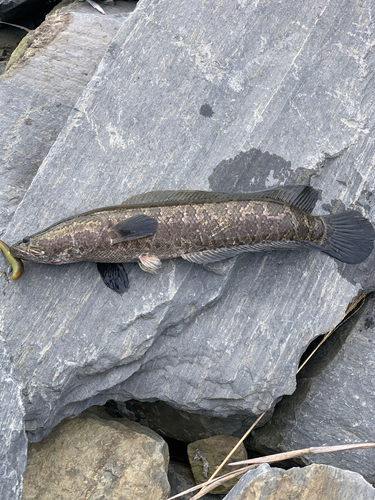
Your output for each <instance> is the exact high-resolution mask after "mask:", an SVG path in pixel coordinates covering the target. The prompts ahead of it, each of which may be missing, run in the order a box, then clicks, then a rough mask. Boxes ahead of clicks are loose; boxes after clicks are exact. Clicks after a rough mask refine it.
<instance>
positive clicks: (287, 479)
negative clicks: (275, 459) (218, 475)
mask: <svg viewBox="0 0 375 500" xmlns="http://www.w3.org/2000/svg"><path fill="white" fill-rule="evenodd" d="M253 498H254V499H255V498H256V499H257V500H274V499H279V500H286V499H288V500H353V498H358V499H360V500H370V499H371V500H373V499H374V498H375V489H374V488H373V487H372V486H371V485H370V484H369V483H367V482H366V481H365V480H364V478H363V477H362V476H361V475H360V474H356V473H355V472H350V471H347V470H341V469H336V468H335V467H331V466H329V465H310V466H309V467H304V468H299V467H295V468H293V469H289V470H287V471H286V470H284V469H277V468H271V467H270V466H269V465H268V464H263V465H261V466H259V467H258V468H257V469H255V470H251V471H249V472H248V473H247V474H245V475H244V476H243V477H242V478H241V479H240V480H239V481H238V483H237V484H236V486H235V487H234V488H233V489H232V490H231V491H230V493H228V495H226V497H225V498H224V500H249V499H253Z"/></svg>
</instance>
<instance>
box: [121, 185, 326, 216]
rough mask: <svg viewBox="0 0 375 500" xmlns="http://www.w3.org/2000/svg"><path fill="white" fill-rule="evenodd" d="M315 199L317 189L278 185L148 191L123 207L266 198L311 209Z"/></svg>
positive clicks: (305, 209)
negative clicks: (246, 189)
mask: <svg viewBox="0 0 375 500" xmlns="http://www.w3.org/2000/svg"><path fill="white" fill-rule="evenodd" d="M317 199H318V192H317V191H315V190H314V189H313V188H312V187H310V186H304V185H297V186H277V187H274V188H271V189H266V190H265V191H257V192H254V193H221V192H215V191H183V190H178V191H149V192H147V193H142V194H136V195H134V196H131V197H130V198H128V199H127V200H125V201H124V202H123V204H122V205H123V206H124V208H145V207H151V206H159V207H160V206H171V205H189V204H197V203H218V202H228V201H248V200H269V201H277V202H279V203H286V204H288V205H292V206H294V207H297V208H299V209H300V210H303V211H304V212H306V213H310V212H311V211H312V210H313V208H314V206H315V203H316V201H317Z"/></svg>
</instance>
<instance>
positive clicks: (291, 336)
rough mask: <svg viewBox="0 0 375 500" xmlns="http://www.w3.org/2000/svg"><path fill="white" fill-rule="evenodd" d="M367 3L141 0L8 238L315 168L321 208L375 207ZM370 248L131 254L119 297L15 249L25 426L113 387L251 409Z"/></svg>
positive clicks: (16, 332)
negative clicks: (229, 256) (149, 260)
mask: <svg viewBox="0 0 375 500" xmlns="http://www.w3.org/2000/svg"><path fill="white" fill-rule="evenodd" d="M373 11H374V5H373V3H372V2H370V1H369V0H367V1H365V2H357V1H355V0H344V2H338V1H335V0H334V1H329V2H328V1H325V2H323V3H320V4H317V3H316V2H315V1H313V0H304V1H303V2H300V4H299V8H298V9H297V10H296V8H295V2H294V1H292V0H288V1H285V2H283V3H282V4H275V3H273V2H272V3H267V2H265V1H261V2H257V3H251V4H250V3H245V2H240V3H236V4H235V3H233V2H219V3H218V2H216V1H215V2H214V1H208V2H205V3H204V4H200V5H199V7H197V6H196V4H192V3H190V4H184V8H183V9H182V8H181V6H180V5H179V4H176V3H175V2H173V1H172V0H164V1H157V0H144V1H140V2H139V3H138V5H137V8H136V10H135V11H134V13H133V14H132V15H131V16H130V17H129V19H128V21H127V22H126V23H125V24H123V25H122V27H121V29H120V30H119V33H118V35H117V36H116V37H115V39H114V40H113V43H112V44H111V45H110V47H109V49H108V52H107V54H106V56H105V57H104V59H103V60H102V62H101V64H100V65H99V67H98V70H97V72H96V73H95V75H94V77H93V78H92V80H91V81H90V83H89V84H88V86H87V87H86V89H85V92H84V93H83V95H82V97H81V98H80V100H79V101H78V103H77V104H76V106H75V110H74V111H73V112H72V114H71V115H70V118H69V120H68V122H67V125H66V127H65V128H64V129H63V130H62V132H61V133H60V135H59V138H58V140H57V141H56V142H55V143H54V145H53V147H52V148H51V150H50V152H49V154H48V156H47V157H46V158H45V160H44V162H43V164H42V165H41V167H40V168H39V170H38V174H37V175H36V176H35V178H34V180H33V183H32V185H31V187H30V189H29V190H28V192H27V193H26V195H25V197H24V199H23V201H22V203H21V204H20V206H19V208H18V210H17V212H16V214H15V217H14V219H13V220H12V223H11V224H10V225H9V226H8V229H7V232H6V233H5V235H4V239H5V241H6V242H9V243H11V242H13V241H14V240H17V239H20V238H22V237H23V236H25V235H27V234H30V233H33V232H35V231H36V230H38V229H42V228H43V227H45V226H47V225H48V224H51V223H53V222H55V221H57V220H59V219H61V218H63V217H65V216H69V215H72V214H77V213H80V212H82V211H85V210H87V209H91V208H96V207H98V206H105V205H111V204H118V203H121V201H122V200H124V199H125V198H126V197H128V196H130V195H133V194H135V193H140V192H144V191H147V190H151V189H167V188H168V189H176V188H179V189H209V188H212V189H220V190H241V191H247V190H257V189H258V190H259V189H262V188H265V187H270V186H272V185H274V184H277V183H280V184H288V183H296V182H310V183H311V184H312V185H313V186H315V187H316V188H318V189H319V190H321V200H320V202H319V203H318V206H317V208H316V212H315V213H328V212H329V211H335V210H337V209H341V208H343V207H347V208H349V207H356V208H359V209H360V210H361V211H362V213H363V214H365V215H366V216H367V217H370V218H371V217H372V213H373V208H372V199H371V191H372V190H373V188H374V182H375V180H374V179H375V178H374V175H373V167H372V165H373V157H374V144H373V141H372V139H371V137H372V135H373V132H374V107H373V105H372V102H373V90H372V85H371V82H372V78H373V73H374V66H373V62H374V53H373V51H372V47H373V45H372V44H373V37H374V26H373V24H372V19H373V17H374V16H373V14H374V12H373ZM374 258H375V257H374V254H373V255H372V256H371V257H370V258H369V259H368V262H365V263H364V264H360V265H358V266H352V267H351V269H350V270H349V269H348V268H349V266H344V265H341V264H338V263H337V262H335V261H334V260H333V259H332V258H329V257H328V256H326V255H323V254H321V253H317V252H314V251H310V252H309V251H303V252H294V253H291V252H278V253H274V254H270V255H264V254H259V255H255V256H254V255H247V256H243V257H241V258H238V259H237V260H230V261H226V262H224V263H220V264H217V265H215V266H210V267H208V268H202V267H199V266H196V265H191V264H189V263H188V262H182V261H180V260H174V261H169V262H166V263H165V264H164V265H163V269H162V271H161V272H160V273H159V275H158V276H150V275H146V274H145V273H143V272H142V271H141V270H140V269H139V268H138V267H137V265H134V266H131V268H130V272H129V277H130V283H131V288H130V290H129V292H128V293H126V294H124V295H123V296H119V295H116V294H115V293H114V292H112V291H111V290H109V289H106V288H105V286H104V285H103V283H102V282H101V279H100V277H99V276H98V273H97V271H96V267H95V265H93V264H80V265H71V266H61V267H52V266H43V265H36V264H29V265H27V266H26V271H25V274H24V276H23V277H22V280H20V282H19V283H17V284H15V285H14V286H12V287H10V286H8V287H6V288H5V294H6V297H5V304H8V305H9V304H17V309H12V308H11V307H9V306H8V305H5V307H4V309H3V312H2V332H3V335H4V336H5V338H6V340H7V346H8V347H7V348H8V349H9V352H10V353H11V354H12V356H13V359H14V365H15V367H16V369H17V372H18V373H19V375H20V377H22V380H23V381H24V386H25V387H24V397H25V406H26V408H27V410H26V428H27V430H28V432H29V437H30V439H34V440H37V439H40V438H41V437H42V436H43V435H46V434H47V433H48V432H49V431H50V430H51V429H52V428H53V427H54V426H55V425H56V424H57V423H58V422H59V421H60V420H61V419H62V418H64V417H66V416H69V415H72V414H76V413H79V412H80V411H81V410H82V409H84V408H86V407H88V406H90V405H92V404H103V403H104V402H105V401H106V400H108V399H116V400H127V399H139V400H146V401H147V400H148V401H155V400H162V401H165V402H167V403H169V404H171V405H172V406H174V407H176V408H179V409H182V410H186V411H189V412H198V413H205V414H208V415H211V416H215V417H228V416H230V415H243V414H246V415H247V417H248V416H253V417H254V418H255V416H256V415H259V414H260V413H261V412H263V411H266V410H269V409H270V408H272V407H273V406H274V405H275V403H276V402H277V400H278V399H279V398H280V397H281V396H282V395H283V394H288V393H289V394H290V393H292V392H293V391H294V389H295V373H296V369H297V366H298V361H299V358H300V356H301V354H302V353H303V351H304V350H305V349H306V346H307V345H308V344H309V343H310V342H311V341H312V340H313V339H314V338H315V337H316V336H317V335H320V334H322V333H325V332H326V331H328V330H330V329H331V328H332V327H334V326H335V325H336V324H338V323H339V321H340V320H341V319H342V317H343V316H344V314H345V310H346V308H347V305H348V304H349V303H350V302H351V301H352V300H353V299H354V298H355V297H356V296H357V294H358V293H359V291H360V290H361V289H362V288H366V289H371V288H373V287H374V275H373V272H372V269H373V264H374ZM21 317H22V321H20V318H21Z"/></svg>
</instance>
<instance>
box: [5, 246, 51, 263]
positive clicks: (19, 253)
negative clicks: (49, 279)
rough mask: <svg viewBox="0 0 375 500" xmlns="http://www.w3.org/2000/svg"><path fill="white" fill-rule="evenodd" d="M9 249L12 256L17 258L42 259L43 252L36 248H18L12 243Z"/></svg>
mask: <svg viewBox="0 0 375 500" xmlns="http://www.w3.org/2000/svg"><path fill="white" fill-rule="evenodd" d="M10 251H11V253H12V255H14V257H17V258H18V259H24V260H30V258H35V257H39V258H40V259H41V260H44V259H43V257H44V253H45V252H43V251H42V250H36V249H34V248H29V247H28V248H20V247H19V246H17V245H14V246H12V247H11V248H10Z"/></svg>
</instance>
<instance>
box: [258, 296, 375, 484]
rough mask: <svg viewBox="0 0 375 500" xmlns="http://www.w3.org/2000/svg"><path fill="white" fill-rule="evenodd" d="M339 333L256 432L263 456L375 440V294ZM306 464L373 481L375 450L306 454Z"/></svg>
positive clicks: (374, 477) (302, 373) (324, 347)
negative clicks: (330, 466) (331, 468)
mask: <svg viewBox="0 0 375 500" xmlns="http://www.w3.org/2000/svg"><path fill="white" fill-rule="evenodd" d="M359 315H360V316H359V318H358V315H357V316H356V317H353V318H352V320H350V321H348V322H347V323H346V324H344V325H343V326H342V327H340V328H339V330H338V331H337V332H335V334H334V336H333V337H331V338H329V339H328V341H326V344H325V345H324V346H323V347H322V348H321V349H320V350H319V351H318V352H317V353H316V354H315V356H314V359H313V360H312V361H311V362H310V363H309V365H308V366H306V368H305V369H304V370H303V371H302V372H301V376H300V378H299V380H298V386H297V390H296V391H295V393H294V394H293V395H292V396H289V397H286V398H284V399H283V400H282V401H281V402H280V403H279V404H278V405H277V407H276V410H275V413H274V415H273V418H272V420H271V421H270V422H268V423H267V425H265V426H264V427H263V428H261V429H258V430H257V431H255V434H254V436H253V439H252V443H251V444H252V447H253V448H255V449H256V450H257V451H259V452H260V453H268V452H269V451H270V450H273V451H275V452H277V451H289V450H293V449H300V448H307V447H310V446H325V445H328V446H329V445H333V444H335V445H339V444H343V445H344V444H348V443H361V442H374V441H375V433H374V427H375V417H374V414H375V403H374V392H375V382H374V374H373V366H374V363H375V353H374V342H375V327H374V325H375V295H374V294H371V297H370V299H369V300H368V301H367V303H366V305H365V306H364V308H363V309H362V310H361V311H360V313H359ZM302 460H303V462H304V463H306V464H312V463H322V464H328V465H333V466H335V467H341V468H343V469H349V470H352V471H355V472H359V473H360V474H362V475H363V476H364V477H365V479H366V480H367V481H369V482H370V483H372V484H374V483H375V472H374V470H375V452H374V450H353V451H342V452H338V453H324V454H319V455H306V456H304V457H303V458H302Z"/></svg>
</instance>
